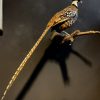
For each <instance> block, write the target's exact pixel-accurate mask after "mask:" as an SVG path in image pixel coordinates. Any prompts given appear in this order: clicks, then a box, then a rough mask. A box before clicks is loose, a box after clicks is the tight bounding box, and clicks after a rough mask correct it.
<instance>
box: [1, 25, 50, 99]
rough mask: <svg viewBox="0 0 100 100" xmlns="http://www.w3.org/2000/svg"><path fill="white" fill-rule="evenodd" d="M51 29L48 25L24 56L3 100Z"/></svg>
mask: <svg viewBox="0 0 100 100" xmlns="http://www.w3.org/2000/svg"><path fill="white" fill-rule="evenodd" d="M49 29H50V27H47V28H46V29H45V30H44V32H43V34H42V35H41V36H40V38H39V39H38V40H37V42H36V43H35V45H34V46H33V47H32V49H31V50H30V51H29V53H28V54H27V55H26V57H25V58H24V60H23V61H22V62H21V64H20V65H19V67H18V68H17V70H16V72H15V73H14V75H13V76H12V78H11V80H10V81H9V83H8V85H7V87H6V89H5V91H4V93H3V96H2V98H1V100H4V98H5V95H6V94H7V92H8V90H9V89H10V88H11V86H12V85H13V83H14V81H15V80H16V78H17V77H18V75H19V74H20V72H21V71H22V69H23V68H24V67H25V64H26V63H27V61H28V60H29V58H30V57H31V56H32V54H33V53H34V51H35V49H36V48H37V47H38V45H39V44H40V42H41V41H42V39H43V38H44V36H45V35H46V33H47V32H48V30H49Z"/></svg>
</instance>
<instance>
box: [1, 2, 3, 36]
mask: <svg viewBox="0 0 100 100" xmlns="http://www.w3.org/2000/svg"><path fill="white" fill-rule="evenodd" d="M2 35H3V0H0V36H2Z"/></svg>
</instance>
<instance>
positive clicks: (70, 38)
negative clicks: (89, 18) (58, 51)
mask: <svg viewBox="0 0 100 100" xmlns="http://www.w3.org/2000/svg"><path fill="white" fill-rule="evenodd" d="M68 40H70V42H71V43H72V42H73V41H74V38H73V36H72V35H71V34H68V33H67V34H66V35H65V36H64V39H63V40H62V43H64V42H65V41H68Z"/></svg>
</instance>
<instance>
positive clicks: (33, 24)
mask: <svg viewBox="0 0 100 100" xmlns="http://www.w3.org/2000/svg"><path fill="white" fill-rule="evenodd" d="M70 2H71V0H4V35H3V36H2V37H0V97H1V96H2V94H3V92H4V89H5V87H6V85H7V84H8V81H9V80H10V79H11V76H12V75H13V73H14V72H15V70H16V69H17V67H18V65H19V64H20V63H21V61H22V60H23V58H24V57H25V56H26V54H27V53H28V51H29V50H30V49H31V47H32V46H33V44H34V43H35V42H36V40H37V39H38V37H39V36H40V35H41V33H42V32H43V30H44V28H45V26H46V23H47V22H48V21H49V19H50V18H51V17H52V16H53V15H54V13H56V12H57V11H59V10H61V9H63V8H65V7H66V6H68V5H69V4H70ZM75 29H80V30H81V31H87V30H100V0H83V4H82V5H80V6H79V19H78V21H77V23H76V24H74V26H73V27H72V29H71V31H73V30H75ZM49 33H50V32H49ZM49 33H48V34H49ZM49 43H50V37H49V35H47V36H46V37H45V39H44V40H43V41H42V43H41V44H40V45H39V47H38V49H37V50H36V52H35V53H34V55H33V56H32V58H31V59H30V60H29V63H28V64H27V65H26V67H25V68H24V70H23V71H22V72H21V74H20V76H19V77H18V79H17V80H16V82H15V83H14V85H13V87H12V88H11V89H10V90H9V92H8V93H7V95H6V98H5V100H16V98H17V97H18V95H19V94H20V92H21V90H22V89H23V87H24V85H25V83H26V82H27V80H28V79H29V77H30V75H31V74H32V72H33V70H34V69H35V67H36V65H37V64H38V63H39V60H40V59H41V57H42V56H43V54H44V52H45V49H46V48H47V46H48V45H49ZM73 48H74V50H76V51H78V52H79V53H80V54H82V55H83V56H85V57H86V58H87V59H89V60H90V61H91V62H92V67H91V68H90V67H88V65H86V64H85V63H84V62H83V61H82V60H80V59H79V58H78V57H76V56H75V55H73V54H70V56H69V58H68V59H67V60H66V64H67V69H68V75H69V78H70V82H69V84H66V85H65V84H64V82H63V79H62V75H61V71H60V68H59V65H58V64H57V63H56V62H54V61H48V62H46V64H45V65H44V68H43V70H41V72H40V74H39V75H38V77H37V78H36V79H35V81H34V83H32V85H31V87H30V89H29V91H27V93H26V95H25V96H24V98H23V100H100V36H99V35H95V36H83V37H79V38H77V40H76V41H75V42H74V44H73Z"/></svg>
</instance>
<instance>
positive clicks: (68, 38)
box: [62, 30, 100, 43]
mask: <svg viewBox="0 0 100 100" xmlns="http://www.w3.org/2000/svg"><path fill="white" fill-rule="evenodd" d="M95 34H99V35H100V31H86V32H81V31H80V30H75V31H74V32H73V33H71V34H70V35H66V36H65V37H64V39H63V41H62V43H63V42H64V41H68V40H70V41H71V42H73V41H74V40H75V38H76V37H78V36H83V35H95Z"/></svg>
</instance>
